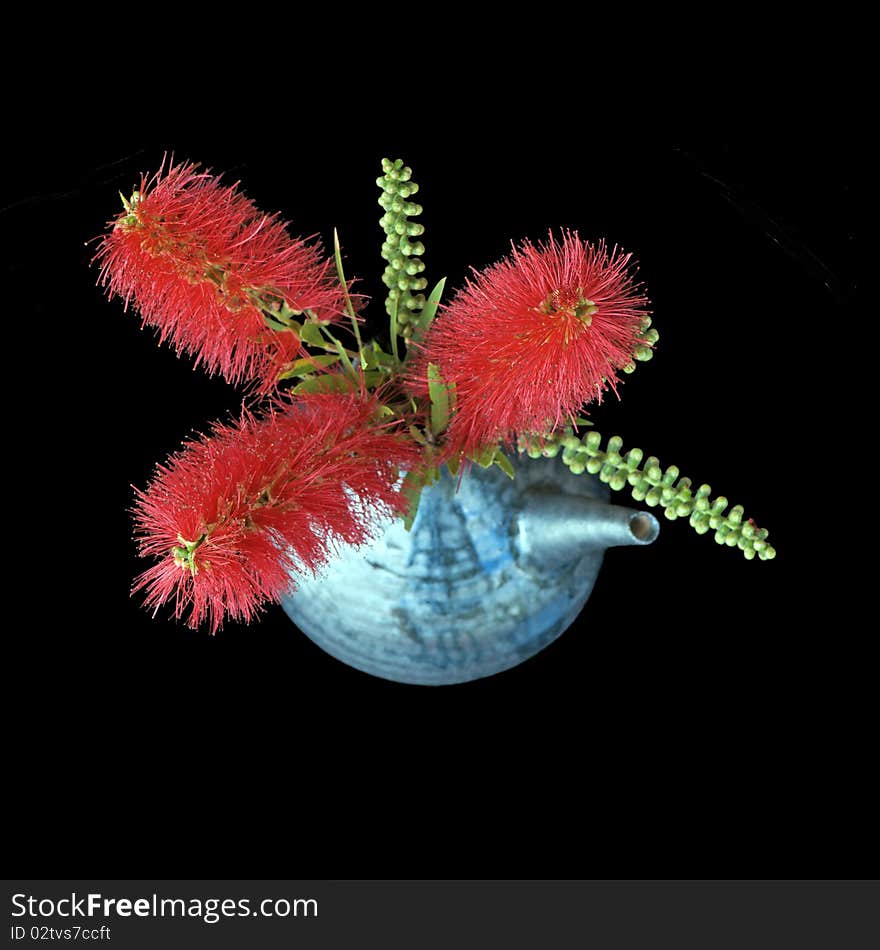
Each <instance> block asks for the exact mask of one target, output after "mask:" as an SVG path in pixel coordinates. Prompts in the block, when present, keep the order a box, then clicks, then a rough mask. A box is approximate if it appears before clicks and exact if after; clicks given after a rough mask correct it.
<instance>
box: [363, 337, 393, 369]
mask: <svg viewBox="0 0 880 950" xmlns="http://www.w3.org/2000/svg"><path fill="white" fill-rule="evenodd" d="M364 366H365V367H366V368H367V369H376V368H377V367H379V366H385V367H387V368H388V369H393V367H394V357H393V356H392V355H391V354H390V353H386V352H385V351H384V350H383V349H382V347H381V346H379V344H378V343H377V342H376V341H375V340H373V341H372V343H369V344H368V345H367V346H365V347H364Z"/></svg>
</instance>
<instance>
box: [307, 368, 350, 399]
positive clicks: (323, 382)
mask: <svg viewBox="0 0 880 950" xmlns="http://www.w3.org/2000/svg"><path fill="white" fill-rule="evenodd" d="M354 386H355V383H354V380H353V379H349V377H348V376H343V375H342V373H324V374H323V375H321V376H310V377H309V378H308V379H304V380H303V381H302V382H301V383H298V384H297V385H296V386H294V387H293V389H292V390H291V392H293V393H297V394H298V393H347V392H351V391H352V390H353V389H354Z"/></svg>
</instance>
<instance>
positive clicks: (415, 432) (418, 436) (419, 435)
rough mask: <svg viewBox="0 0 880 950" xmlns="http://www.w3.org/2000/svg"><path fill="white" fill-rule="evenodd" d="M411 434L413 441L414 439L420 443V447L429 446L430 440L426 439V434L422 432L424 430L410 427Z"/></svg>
mask: <svg viewBox="0 0 880 950" xmlns="http://www.w3.org/2000/svg"><path fill="white" fill-rule="evenodd" d="M409 434H410V435H411V436H412V437H413V439H414V440H415V441H416V442H418V443H419V445H427V444H428V440H427V439H426V438H425V435H424V433H423V432H422V430H421V429H420V428H419V427H418V426H410V427H409Z"/></svg>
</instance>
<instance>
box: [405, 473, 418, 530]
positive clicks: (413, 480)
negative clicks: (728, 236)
mask: <svg viewBox="0 0 880 950" xmlns="http://www.w3.org/2000/svg"><path fill="white" fill-rule="evenodd" d="M423 487H424V482H423V481H422V479H421V478H420V477H419V476H417V475H414V474H413V473H412V472H407V473H406V475H405V476H404V479H403V486H402V488H401V491H402V492H403V496H404V497H405V498H406V499H408V501H409V506H408V508H407V512H406V515H405V516H404V518H403V526H404V528H406V530H407V531H409V530H410V528H412V526H413V522H414V521H415V520H416V514H417V513H418V510H419V500H420V499H421V497H422V488H423Z"/></svg>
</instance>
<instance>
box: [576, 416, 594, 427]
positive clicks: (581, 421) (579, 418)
mask: <svg viewBox="0 0 880 950" xmlns="http://www.w3.org/2000/svg"><path fill="white" fill-rule="evenodd" d="M574 422H575V425H579V426H591V425H592V424H593V423H592V422H590V420H589V419H585V418H584V417H583V416H575V417H574Z"/></svg>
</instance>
